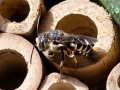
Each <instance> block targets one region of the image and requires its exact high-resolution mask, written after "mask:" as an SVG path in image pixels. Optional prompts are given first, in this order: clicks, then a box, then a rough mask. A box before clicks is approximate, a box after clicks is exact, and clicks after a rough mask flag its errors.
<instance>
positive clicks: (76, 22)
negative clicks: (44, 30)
mask: <svg viewBox="0 0 120 90" xmlns="http://www.w3.org/2000/svg"><path fill="white" fill-rule="evenodd" d="M55 29H56V30H57V29H60V30H63V31H65V32H66V33H72V34H79V35H85V36H91V37H94V38H97V34H98V30H97V27H96V25H95V23H94V22H93V21H92V20H91V19H90V18H89V17H88V16H85V15H82V14H69V15H67V16H65V17H63V18H62V19H61V20H59V22H58V23H57V25H56V27H55Z"/></svg>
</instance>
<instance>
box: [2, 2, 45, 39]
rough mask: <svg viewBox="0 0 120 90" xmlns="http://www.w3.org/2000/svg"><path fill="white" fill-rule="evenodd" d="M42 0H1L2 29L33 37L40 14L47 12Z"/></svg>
mask: <svg viewBox="0 0 120 90" xmlns="http://www.w3.org/2000/svg"><path fill="white" fill-rule="evenodd" d="M45 11H46V9H45V6H44V2H43V1H42V0H34V1H33V0H14V1H12V0H2V1H1V2H0V31H1V32H7V33H14V34H19V35H22V36H25V37H27V38H28V37H31V36H32V35H33V34H34V33H33V32H34V29H35V27H36V23H37V19H38V16H41V15H42V14H43V13H45Z"/></svg>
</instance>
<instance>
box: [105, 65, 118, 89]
mask: <svg viewBox="0 0 120 90" xmlns="http://www.w3.org/2000/svg"><path fill="white" fill-rule="evenodd" d="M106 90H120V63H118V64H117V65H116V66H115V67H114V68H113V69H112V71H111V72H110V74H109V76H108V78H107V83H106Z"/></svg>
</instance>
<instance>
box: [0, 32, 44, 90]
mask: <svg viewBox="0 0 120 90" xmlns="http://www.w3.org/2000/svg"><path fill="white" fill-rule="evenodd" d="M32 48H33V45H32V44H31V43H30V42H28V41H27V40H26V39H24V38H23V37H21V36H18V35H14V34H8V33H3V34H0V67H1V68H0V89H5V90H13V89H15V90H37V88H38V87H39V84H40V83H41V79H42V75H43V66H42V62H41V58H40V56H39V54H38V52H37V50H36V49H35V48H34V50H33V55H32V62H31V63H30V58H31V52H32Z"/></svg>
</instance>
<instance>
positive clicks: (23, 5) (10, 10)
mask: <svg viewBox="0 0 120 90" xmlns="http://www.w3.org/2000/svg"><path fill="white" fill-rule="evenodd" d="M29 11H30V7H29V4H28V2H27V1H26V0H14V1H13V0H3V1H2V2H1V3H0V14H1V15H2V17H4V18H6V19H8V20H10V21H11V22H14V21H15V22H22V21H23V20H25V19H26V17H27V16H28V14H29Z"/></svg>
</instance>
